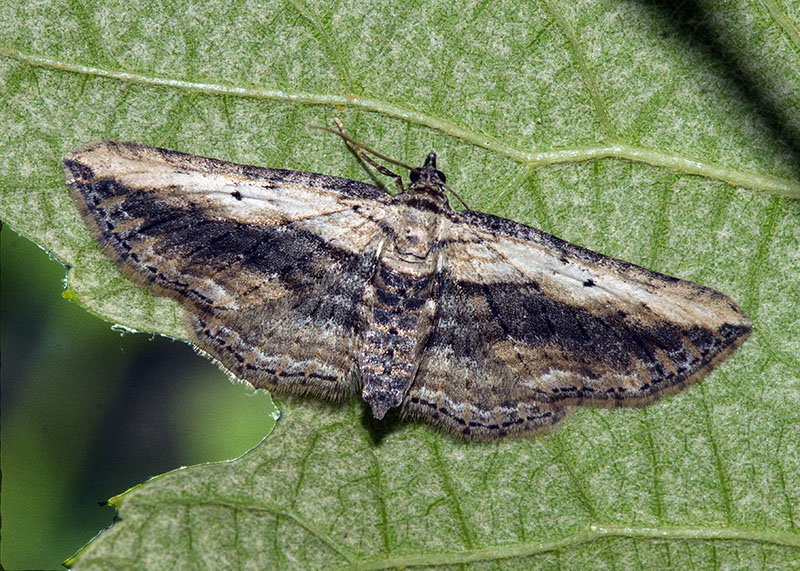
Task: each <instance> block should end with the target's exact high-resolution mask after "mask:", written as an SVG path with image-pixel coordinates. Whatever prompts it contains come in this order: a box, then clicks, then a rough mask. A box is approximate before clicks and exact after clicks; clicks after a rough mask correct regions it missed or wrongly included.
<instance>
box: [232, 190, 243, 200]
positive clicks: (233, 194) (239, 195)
mask: <svg viewBox="0 0 800 571" xmlns="http://www.w3.org/2000/svg"><path fill="white" fill-rule="evenodd" d="M231 196H232V197H234V198H235V199H236V200H241V199H242V193H241V192H239V191H238V190H234V191H233V192H232V193H231Z"/></svg>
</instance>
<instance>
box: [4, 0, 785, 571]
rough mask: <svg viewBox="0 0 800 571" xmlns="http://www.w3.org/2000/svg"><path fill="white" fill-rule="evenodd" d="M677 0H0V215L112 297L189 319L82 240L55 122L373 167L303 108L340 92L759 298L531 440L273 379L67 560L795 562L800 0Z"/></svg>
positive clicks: (368, 112)
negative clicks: (638, 378)
mask: <svg viewBox="0 0 800 571" xmlns="http://www.w3.org/2000/svg"><path fill="white" fill-rule="evenodd" d="M687 5H688V6H691V8H684V9H683V10H684V11H680V10H678V9H675V8H673V7H672V5H671V4H670V3H664V5H663V6H662V5H661V4H660V3H632V2H617V3H615V2H602V3H601V2H592V3H585V4H584V3H566V2H564V3H561V2H557V1H556V0H543V1H542V2H538V3H520V2H505V3H503V2H499V3H497V2H492V3H478V4H472V5H467V6H459V7H454V5H453V4H452V3H450V2H439V1H434V2H430V3H424V4H409V3H407V2H393V3H387V2H376V3H369V2H364V1H359V2H347V1H342V2H333V3H326V4H324V5H322V4H317V3H307V4H306V3H304V2H303V1H302V0H299V1H298V0H290V1H288V2H276V3H261V4H255V3H247V2H240V3H236V4H233V5H232V4H227V3H221V2H207V3H187V2H172V3H167V4H161V5H160V7H159V8H158V9H156V8H154V7H153V6H152V5H151V4H150V3H147V2H141V3H137V2H133V3H131V2H125V3H114V2H108V3H98V4H92V3H88V4H87V3H61V2H56V1H51V2H43V3H38V4H35V5H29V4H28V5H26V4H17V3H10V2H7V3H5V4H4V5H3V6H1V7H0V18H2V21H3V23H4V24H3V27H2V29H0V46H2V47H0V50H2V51H0V82H2V83H1V85H2V105H3V108H4V110H3V113H2V115H0V132H1V133H3V136H2V137H1V138H0V147H1V149H2V155H3V157H4V165H5V168H4V169H3V171H2V174H0V188H1V189H2V195H0V216H2V219H3V220H4V221H6V222H7V223H8V224H10V225H11V226H12V227H14V228H15V229H16V230H17V231H19V232H20V233H22V234H23V235H25V236H27V237H29V238H31V239H33V240H35V241H36V242H37V243H39V244H40V245H42V246H43V247H45V248H46V249H47V250H49V251H51V252H52V253H53V254H54V255H56V256H57V257H58V258H59V259H60V260H62V261H64V262H65V263H66V264H67V265H68V266H69V268H70V269H69V276H68V277H69V289H68V292H67V295H68V296H69V297H70V298H72V299H74V300H76V301H78V302H79V303H81V304H83V305H84V306H85V307H86V308H87V309H88V310H89V311H92V312H94V313H96V314H97V315H99V316H101V317H103V318H105V319H108V320H111V321H114V322H116V323H120V324H123V325H125V326H127V327H131V328H134V329H138V330H145V331H153V332H159V333H163V334H166V335H170V336H173V337H177V338H186V336H187V335H186V331H185V329H184V328H183V325H182V323H181V319H180V308H179V307H178V306H177V304H175V303H173V302H171V301H169V300H166V299H163V298H157V297H154V296H152V295H151V294H149V293H147V292H146V291H145V290H143V289H141V288H139V287H137V286H135V285H133V284H132V283H131V282H130V281H129V280H127V279H125V278H124V277H123V276H122V275H121V274H120V273H119V272H118V271H117V269H116V268H115V266H114V264H113V263H111V262H110V261H109V260H108V259H106V258H105V257H104V256H103V255H102V254H101V253H100V251H99V249H98V247H97V246H96V244H95V243H94V241H93V240H92V238H91V237H90V236H89V233H88V231H87V229H86V228H85V226H84V225H83V224H82V222H81V221H80V218H79V216H78V214H77V212H76V210H75V208H74V206H73V204H72V203H71V201H70V200H69V198H68V195H67V193H66V191H65V187H64V182H63V176H62V174H61V171H60V167H59V159H60V157H61V155H62V154H63V153H65V152H66V151H69V150H71V149H73V148H75V147H77V146H79V145H81V144H85V143H88V142H90V141H93V140H98V139H122V140H134V141H138V142H142V143H147V144H153V145H159V146H165V147H169V148H174V149H178V150H181V151H185V152H190V153H195V154H201V155H207V156H214V157H218V158H222V159H227V160H234V161H237V162H243V163H251V164H260V165H265V166H272V167H282V168H290V169H296V170H311V171H316V172H325V173H329V174H335V175H339V176H346V177H349V178H354V179H359V180H367V181H370V180H371V179H372V178H373V175H372V174H370V173H368V172H366V171H364V170H363V169H362V168H361V167H360V165H359V164H358V163H357V162H356V161H355V160H354V158H353V157H352V155H351V154H350V153H348V152H347V149H346V148H345V146H344V145H343V144H342V143H341V141H339V140H338V139H336V138H335V137H333V136H331V135H328V134H325V133H321V132H317V131H309V130H307V128H306V127H307V126H308V125H312V124H315V125H330V123H331V119H332V118H333V117H334V116H338V117H341V118H342V120H343V121H344V123H345V125H346V126H347V127H348V129H349V131H350V132H351V133H352V134H353V135H354V136H355V137H356V138H358V139H360V140H363V141H364V142H366V143H368V144H369V145H371V146H372V147H374V148H376V149H379V150H380V151H381V152H382V153H384V154H387V155H389V156H392V157H396V158H398V159H399V160H402V161H404V162H410V163H418V162H420V161H421V159H422V158H423V157H424V156H425V154H426V153H427V152H429V151H431V150H436V151H437V152H438V153H439V157H440V168H441V169H442V170H444V171H445V172H446V173H447V175H448V183H450V184H451V186H453V187H454V188H455V189H456V190H457V191H458V192H459V193H460V194H461V195H462V196H463V197H464V198H465V200H467V202H468V203H469V204H470V205H471V207H472V208H474V209H478V210H485V211H489V212H492V213H494V214H498V215H501V216H505V217H508V218H512V219H515V220H518V221H520V222H524V223H528V224H532V225H535V226H538V227H540V228H542V229H544V230H545V231H548V232H552V233H554V234H557V235H559V236H561V237H563V238H565V239H568V240H571V241H574V242H576V243H578V244H581V245H583V246H587V247H589V248H592V249H595V250H598V251H601V252H603V253H605V254H608V255H613V256H615V257H619V258H623V259H626V260H630V261H632V262H634V263H639V264H642V265H645V266H647V267H650V268H652V269H655V270H658V271H661V272H665V273H668V274H671V275H676V276H679V277H681V278H684V279H690V280H693V281H698V282H701V283H704V284H707V285H709V286H711V287H714V288H717V289H719V290H721V291H723V292H725V293H726V294H728V295H731V296H732V297H733V298H734V299H736V300H738V301H740V302H741V303H742V304H743V305H744V307H745V309H746V310H747V311H748V313H749V314H750V316H751V317H752V318H753V321H754V322H755V331H754V334H753V336H752V337H751V338H750V340H748V342H747V343H746V344H745V345H744V346H743V347H742V348H741V349H740V350H739V351H738V352H737V353H736V354H735V355H734V356H733V357H732V358H731V359H730V360H728V361H727V362H726V363H725V364H724V365H722V366H721V367H720V368H719V369H718V370H717V371H715V372H714V373H713V374H712V375H711V376H710V377H709V378H708V379H707V380H705V381H704V382H703V383H701V384H699V385H698V386H696V387H694V388H692V389H690V390H688V391H686V392H684V393H682V394H680V395H678V396H675V397H672V398H669V399H667V400H665V401H663V402H661V403H659V404H657V405H654V406H652V407H648V408H645V409H636V410H616V411H606V410H582V411H580V412H579V413H577V414H576V415H574V416H573V417H572V418H571V419H570V420H568V421H567V422H566V423H565V424H564V426H563V427H562V428H560V429H559V430H557V431H556V432H555V433H554V434H552V435H549V436H544V437H541V438H535V439H534V438H532V439H527V440H520V441H513V442H500V443H496V444H490V445H487V444H468V443H462V442H456V441H454V440H452V439H451V438H449V437H447V436H444V435H442V434H439V433H436V432H433V431H431V430H429V429H428V428H426V427H422V426H419V425H415V424H411V423H395V424H391V423H387V424H384V425H375V424H374V423H372V422H371V421H370V420H369V415H368V413H366V411H365V409H364V407H363V406H362V404H361V403H360V402H351V403H347V404H345V405H341V406H329V405H324V404H320V403H315V402H311V401H309V400H281V401H280V402H279V408H280V410H281V414H282V417H281V420H280V421H279V422H278V425H277V427H276V429H275V431H274V433H273V434H272V435H270V436H269V438H267V439H266V440H265V441H264V442H263V443H262V444H261V445H260V446H258V447H257V448H255V449H254V450H252V451H251V452H250V453H248V454H247V455H245V456H244V457H242V458H240V459H238V460H235V461H232V462H228V463H221V464H210V465H202V466H195V467H191V468H185V469H180V470H176V471H174V472H170V473H168V474H164V475H162V476H160V477H158V478H154V479H152V480H150V481H148V482H145V483H144V484H142V485H141V486H138V487H136V488H133V489H132V490H129V491H128V492H126V493H125V494H123V495H121V496H119V497H117V498H115V499H114V500H113V504H114V505H115V506H116V507H117V508H118V509H119V514H120V518H121V521H120V522H118V523H116V524H115V525H114V526H113V527H112V528H111V529H109V530H108V531H106V532H104V533H103V534H101V535H100V536H98V537H97V538H96V539H95V540H93V541H92V542H91V543H89V544H88V545H87V546H86V547H85V549H84V550H83V551H82V552H81V553H80V554H79V555H78V556H77V559H76V560H75V561H74V563H75V566H76V567H77V568H92V567H98V568H107V567H114V568H122V567H130V568H142V567H153V568H166V567H170V566H177V567H201V566H208V567H232V566H238V567H245V566H247V567H252V568H269V567H276V566H277V567H316V568H322V567H330V566H342V567H353V568H363V569H367V568H383V567H394V566H413V565H420V566H434V565H438V564H449V565H456V564H463V565H467V564H469V565H468V566H469V567H474V568H492V567H503V568H505V567H520V566H522V567H528V568H533V567H541V568H546V567H559V568H560V567H567V568H581V569H582V568H595V567H614V568H616V567H625V568H648V569H649V568H663V567H668V566H674V567H678V568H688V567H692V568H696V567H709V568H711V567H720V566H721V567H728V568H752V567H755V566H761V567H791V566H798V565H800V533H799V532H798V528H799V527H800V451H799V447H798V442H800V412H798V411H800V358H799V357H798V355H800V317H799V316H800V280H798V279H797V276H798V274H800V222H798V220H800V205H799V203H798V202H797V201H794V200H791V199H790V198H786V197H791V198H797V197H800V171H799V170H798V164H800V86H799V85H798V81H797V69H798V68H800V55H798V54H800V36H799V34H798V28H800V21H798V19H797V14H798V13H800V12H799V11H798V6H797V3H796V2H795V3H791V2H790V3H787V4H786V5H783V4H780V3H778V2H777V1H776V0H764V1H763V2H762V3H759V4H755V3H744V2H741V3H736V2H732V1H731V2H715V3H711V2H709V3H690V4H682V6H687ZM54 14H59V15H60V16H59V19H57V20H55V19H53V15H54ZM375 180H378V179H375ZM381 183H382V184H383V183H384V181H381ZM219 437H220V438H224V437H225V435H224V434H220V435H219Z"/></svg>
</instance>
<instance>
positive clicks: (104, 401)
mask: <svg viewBox="0 0 800 571" xmlns="http://www.w3.org/2000/svg"><path fill="white" fill-rule="evenodd" d="M0 240H1V244H0V272H1V274H0V276H1V277H0V279H1V280H2V281H0V296H1V297H0V327H2V329H0V336H1V337H0V343H1V344H0V350H2V353H1V354H0V355H2V362H1V363H0V364H1V365H2V367H0V375H1V377H0V382H1V383H2V386H1V387H0V388H2V391H0V396H1V399H2V400H1V401H0V405H2V416H0V430H1V432H0V435H2V449H1V451H0V462H1V463H2V466H1V467H2V498H1V500H2V505H1V506H0V507H1V508H2V544H0V550H1V551H0V564H2V567H3V568H5V569H63V567H61V563H62V562H63V561H64V559H66V558H67V557H69V556H71V555H72V554H73V553H74V552H75V551H76V550H77V549H79V548H80V547H81V546H82V545H83V544H84V543H86V542H87V541H89V540H90V539H91V538H92V537H93V536H94V535H95V534H96V533H97V532H99V531H100V530H101V529H103V528H105V527H107V526H109V525H111V523H112V519H113V517H114V509H113V508H111V507H108V506H105V507H101V506H100V505H98V502H104V501H106V500H107V499H109V498H110V497H112V496H114V495H117V494H119V493H121V492H124V491H125V490H126V489H128V488H130V487H131V486H135V485H136V484H139V483H141V482H143V481H145V480H146V479H147V478H149V477H151V476H156V475H158V474H161V473H163V472H166V471H168V470H171V469H174V468H178V467H180V466H187V465H192V464H198V463H202V462H209V461H218V460H226V459H231V458H235V457H237V456H240V455H241V454H243V453H244V452H246V451H247V450H248V449H250V448H252V447H253V446H255V445H256V444H258V442H259V441H260V440H261V439H262V438H263V437H264V435H266V434H267V433H268V432H269V430H270V429H271V427H272V425H273V421H272V417H271V413H272V411H273V410H274V408H273V407H272V404H271V401H270V399H269V396H268V395H267V394H266V393H263V392H254V391H252V390H251V389H249V388H248V387H246V386H244V385H240V384H233V383H231V382H229V381H228V379H227V377H225V375H224V374H223V373H222V372H221V371H220V370H219V369H217V367H216V366H214V365H213V364H212V363H211V362H210V361H208V360H207V359H204V358H202V357H200V356H198V355H196V354H195V353H194V352H193V351H192V349H191V347H190V346H189V345H187V344H185V343H182V342H178V341H172V340H170V339H167V338H164V337H159V336H151V335H148V334H144V333H127V332H121V331H116V330H114V329H112V324H110V323H108V322H105V321H102V320H100V319H98V318H96V317H94V316H92V315H90V314H89V313H88V312H87V311H85V310H84V309H82V308H81V307H80V306H78V305H77V304H75V303H72V302H69V301H66V300H65V299H63V298H62V297H61V293H62V291H63V289H64V283H63V280H64V276H65V269H64V267H63V266H62V265H61V264H60V263H59V262H58V261H56V260H54V259H53V258H52V257H50V256H49V255H48V254H47V253H46V252H44V251H42V250H41V249H40V248H39V247H38V246H36V245H35V244H33V243H32V242H30V241H28V240H26V239H24V238H22V237H20V236H19V235H17V234H16V233H15V232H13V231H12V230H11V229H9V228H8V227H7V226H4V227H3V228H2V232H0ZM176 381H177V382H176ZM178 382H179V383H180V384H177V383H178ZM54 433H55V434H58V437H57V438H54V437H53V434H54ZM220 434H224V436H225V437H224V438H220V437H219V435H220Z"/></svg>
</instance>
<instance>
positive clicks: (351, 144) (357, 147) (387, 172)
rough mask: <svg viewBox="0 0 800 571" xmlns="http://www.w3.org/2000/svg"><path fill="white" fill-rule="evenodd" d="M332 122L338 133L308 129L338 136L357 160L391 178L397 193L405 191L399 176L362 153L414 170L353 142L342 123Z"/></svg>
mask: <svg viewBox="0 0 800 571" xmlns="http://www.w3.org/2000/svg"><path fill="white" fill-rule="evenodd" d="M333 120H334V121H335V122H336V126H337V127H339V130H338V131H336V130H334V129H331V128H329V127H319V126H317V125H309V127H310V128H311V129H317V130H319V131H327V132H329V133H333V134H334V135H339V136H340V137H341V138H342V139H344V142H345V143H347V146H348V147H350V148H351V149H352V151H353V152H354V153H355V154H356V155H357V156H358V158H360V159H362V160H364V161H366V162H367V163H369V164H370V165H372V166H373V167H375V169H376V170H377V171H378V172H379V173H381V174H382V175H385V176H390V177H392V178H393V179H394V184H395V186H396V187H397V191H398V192H403V191H404V190H405V189H404V188H403V178H402V177H401V176H400V175H399V174H397V173H394V172H392V171H390V170H389V169H387V168H386V167H385V166H383V165H380V164H378V163H376V162H375V161H374V160H373V159H372V158H370V157H368V156H367V155H365V154H364V153H363V152H362V151H366V152H368V153H370V154H372V155H375V156H376V157H378V158H379V159H381V160H384V161H386V162H387V163H391V164H393V165H397V166H399V167H403V168H404V169H408V170H409V171H413V170H415V169H414V168H413V167H410V166H408V165H407V164H405V163H401V162H400V161H396V160H394V159H390V158H389V157H387V156H386V155H382V154H381V153H379V152H378V151H376V150H374V149H372V148H370V147H368V146H367V145H365V144H363V143H359V142H358V141H356V140H354V139H353V138H352V137H351V136H350V135H349V134H348V133H347V131H345V129H344V125H342V122H341V121H340V120H339V119H338V118H336V117H334V119H333Z"/></svg>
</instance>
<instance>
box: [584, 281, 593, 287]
mask: <svg viewBox="0 0 800 571" xmlns="http://www.w3.org/2000/svg"><path fill="white" fill-rule="evenodd" d="M583 286H584V287H594V286H595V283H594V280H592V279H588V280H586V281H585V282H583Z"/></svg>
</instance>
